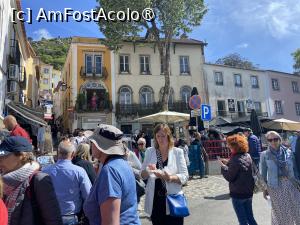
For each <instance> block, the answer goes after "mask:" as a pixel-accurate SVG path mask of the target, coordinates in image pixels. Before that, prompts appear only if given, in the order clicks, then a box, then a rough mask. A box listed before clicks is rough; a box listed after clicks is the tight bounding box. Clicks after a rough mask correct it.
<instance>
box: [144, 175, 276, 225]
mask: <svg viewBox="0 0 300 225" xmlns="http://www.w3.org/2000/svg"><path fill="white" fill-rule="evenodd" d="M184 192H185V195H186V196H187V198H188V200H189V207H190V212H191V215H190V216H189V217H187V218H186V219H185V224H187V225H237V224H238V222H237V219H236V215H235V213H234V210H233V207H232V204H231V200H230V198H229V196H228V193H229V190H228V183H227V182H226V181H225V180H224V179H223V178H222V177H221V176H210V177H209V178H207V179H193V180H191V181H189V183H188V186H186V187H184ZM253 208H254V216H255V219H256V221H257V223H258V224H259V225H269V224H271V210H270V207H269V206H268V203H267V201H265V200H264V199H263V197H262V193H259V194H256V195H255V196H254V200H253ZM143 215H144V214H142V216H141V221H142V224H143V225H150V224H151V222H150V221H149V220H148V219H147V218H146V217H144V216H143ZM162 225H163V224H162Z"/></svg>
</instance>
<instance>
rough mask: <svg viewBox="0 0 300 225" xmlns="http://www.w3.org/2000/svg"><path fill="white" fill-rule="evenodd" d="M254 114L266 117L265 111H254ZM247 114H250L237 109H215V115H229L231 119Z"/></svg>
mask: <svg viewBox="0 0 300 225" xmlns="http://www.w3.org/2000/svg"><path fill="white" fill-rule="evenodd" d="M256 114H257V116H262V117H268V113H267V112H262V111H256ZM247 115H250V112H239V111H235V112H231V111H225V110H218V111H216V116H222V117H229V118H231V119H236V118H242V117H245V116H247Z"/></svg>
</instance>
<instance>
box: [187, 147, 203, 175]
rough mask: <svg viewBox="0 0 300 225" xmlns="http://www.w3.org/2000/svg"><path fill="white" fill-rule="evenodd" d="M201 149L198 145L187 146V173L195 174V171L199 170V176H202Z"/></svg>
mask: <svg viewBox="0 0 300 225" xmlns="http://www.w3.org/2000/svg"><path fill="white" fill-rule="evenodd" d="M201 155H202V149H201V147H200V145H190V147H189V159H190V165H189V166H188V170H189V175H190V176H192V175H195V174H196V171H199V175H200V177H204V175H205V170H204V161H203V158H202V156H201Z"/></svg>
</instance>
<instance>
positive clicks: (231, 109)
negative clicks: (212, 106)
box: [228, 99, 235, 113]
mask: <svg viewBox="0 0 300 225" xmlns="http://www.w3.org/2000/svg"><path fill="white" fill-rule="evenodd" d="M228 110H229V112H231V113H233V112H235V103H234V99H228Z"/></svg>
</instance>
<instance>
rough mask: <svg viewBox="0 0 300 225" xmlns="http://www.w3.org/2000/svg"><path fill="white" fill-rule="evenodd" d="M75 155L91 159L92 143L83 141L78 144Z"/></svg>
mask: <svg viewBox="0 0 300 225" xmlns="http://www.w3.org/2000/svg"><path fill="white" fill-rule="evenodd" d="M75 156H77V157H79V158H80V159H84V160H88V161H91V156H90V145H89V144H86V143H81V144H80V145H78V147H77V150H76V153H75Z"/></svg>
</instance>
